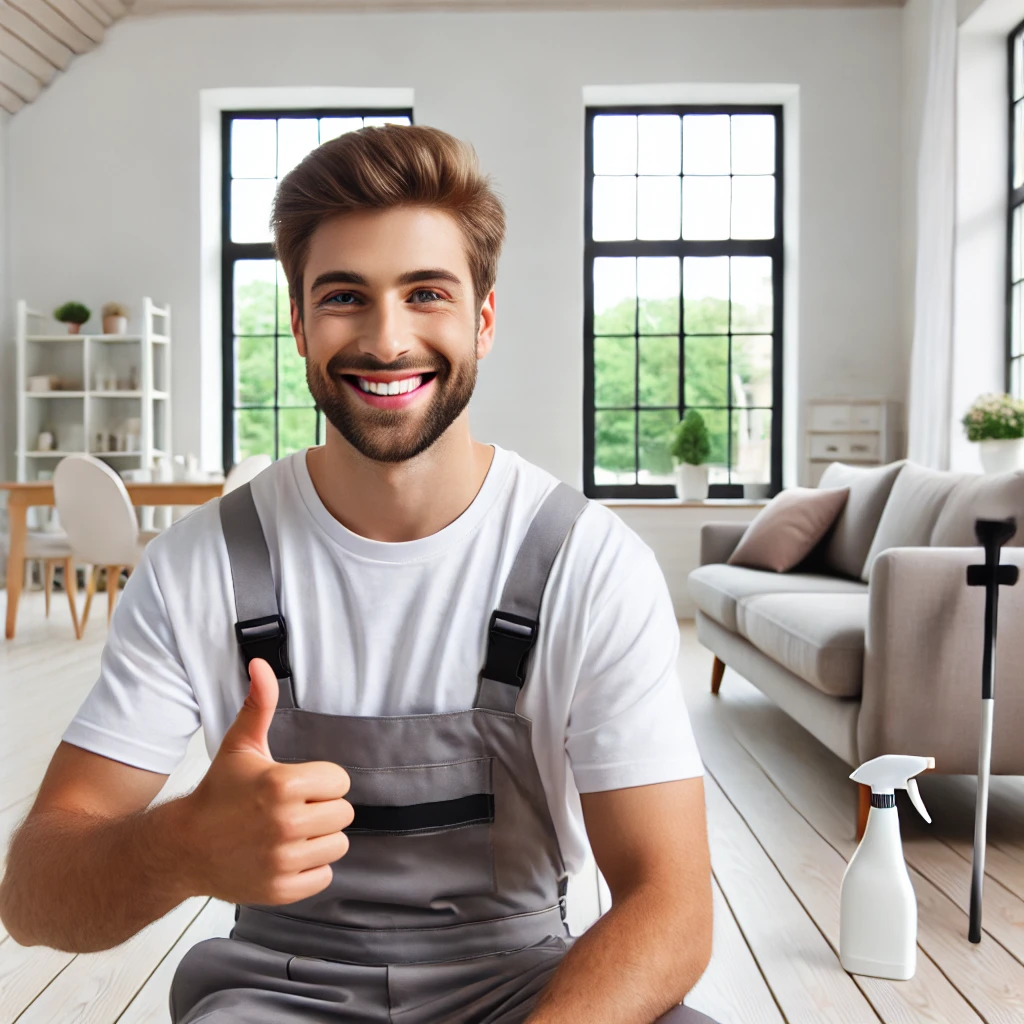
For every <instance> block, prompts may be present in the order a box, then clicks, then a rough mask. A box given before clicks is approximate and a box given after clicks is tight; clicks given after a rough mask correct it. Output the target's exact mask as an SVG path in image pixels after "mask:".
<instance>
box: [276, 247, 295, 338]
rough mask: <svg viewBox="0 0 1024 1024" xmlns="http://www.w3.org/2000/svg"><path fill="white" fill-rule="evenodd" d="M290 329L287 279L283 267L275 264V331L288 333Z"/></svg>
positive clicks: (290, 318)
mask: <svg viewBox="0 0 1024 1024" xmlns="http://www.w3.org/2000/svg"><path fill="white" fill-rule="evenodd" d="M291 329H292V304H291V299H289V297H288V278H287V277H285V276H284V267H282V266H281V264H280V263H278V264H277V330H278V333H280V334H284V333H286V332H287V333H290V332H291Z"/></svg>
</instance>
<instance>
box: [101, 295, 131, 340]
mask: <svg viewBox="0 0 1024 1024" xmlns="http://www.w3.org/2000/svg"><path fill="white" fill-rule="evenodd" d="M126 330H128V309H127V307H125V306H122V305H121V303H120V302H108V303H106V304H105V305H104V307H103V333H104V334H124V332H125V331H126Z"/></svg>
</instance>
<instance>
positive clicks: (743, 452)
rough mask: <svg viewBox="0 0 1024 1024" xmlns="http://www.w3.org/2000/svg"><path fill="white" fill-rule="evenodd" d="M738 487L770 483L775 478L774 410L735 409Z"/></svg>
mask: <svg viewBox="0 0 1024 1024" xmlns="http://www.w3.org/2000/svg"><path fill="white" fill-rule="evenodd" d="M732 430H733V450H732V460H733V470H732V482H733V483H734V484H766V483H770V482H771V478H772V414H771V410H770V409H733V411H732Z"/></svg>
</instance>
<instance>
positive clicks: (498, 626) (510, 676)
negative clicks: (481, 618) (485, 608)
mask: <svg viewBox="0 0 1024 1024" xmlns="http://www.w3.org/2000/svg"><path fill="white" fill-rule="evenodd" d="M536 640H537V623H536V622H535V621H534V620H533V619H528V618H526V617H525V616H523V615H514V614H512V613H511V612H503V611H495V612H494V613H493V614H492V615H491V622H490V625H489V627H488V630H487V662H486V664H485V665H484V668H483V677H484V678H485V679H495V680H497V681H498V682H499V683H508V684H509V685H510V686H522V685H523V683H524V682H525V681H526V656H527V655H528V654H529V653H530V649H531V648H532V647H533V645H534V643H535V642H536Z"/></svg>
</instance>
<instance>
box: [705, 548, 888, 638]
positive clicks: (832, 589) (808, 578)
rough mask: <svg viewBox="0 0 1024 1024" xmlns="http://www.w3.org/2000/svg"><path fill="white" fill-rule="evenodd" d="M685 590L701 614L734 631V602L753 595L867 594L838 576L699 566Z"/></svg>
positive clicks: (735, 567)
mask: <svg viewBox="0 0 1024 1024" xmlns="http://www.w3.org/2000/svg"><path fill="white" fill-rule="evenodd" d="M686 586H687V589H688V590H689V592H690V597H692V598H693V603H694V604H695V605H696V606H697V607H698V608H699V609H700V610H701V611H702V612H704V614H705V615H709V616H710V617H711V618H713V619H714V620H715V621H716V622H718V623H720V624H721V625H723V626H725V627H726V629H731V630H732V631H733V632H734V633H735V632H738V623H737V602H739V601H742V600H744V599H745V598H748V597H753V596H755V595H757V594H795V593H819V594H823V593H824V594H827V593H838V594H860V593H867V589H868V588H867V587H866V586H864V584H863V583H861V582H860V581H859V580H844V579H840V578H839V577H838V576H819V575H817V574H813V573H803V572H786V573H778V572H765V571H764V570H763V569H746V568H744V567H743V566H740V565H724V564H722V563H716V564H713V565H702V566H701V567H700V568H699V569H694V570H693V572H691V573H690V575H689V576H688V577H687V580H686Z"/></svg>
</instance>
